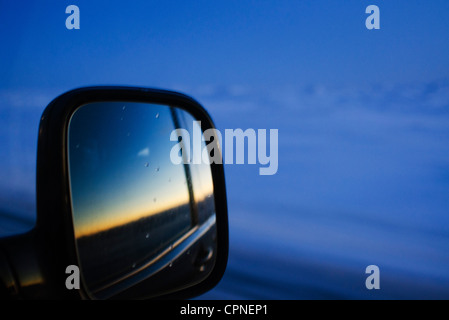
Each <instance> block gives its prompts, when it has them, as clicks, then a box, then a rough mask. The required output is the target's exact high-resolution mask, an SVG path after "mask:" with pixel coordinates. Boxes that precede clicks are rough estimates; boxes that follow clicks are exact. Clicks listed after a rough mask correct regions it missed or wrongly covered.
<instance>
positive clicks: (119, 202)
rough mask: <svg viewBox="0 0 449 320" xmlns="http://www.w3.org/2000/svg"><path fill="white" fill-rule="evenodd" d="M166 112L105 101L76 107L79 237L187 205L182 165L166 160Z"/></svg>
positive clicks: (74, 177)
mask: <svg viewBox="0 0 449 320" xmlns="http://www.w3.org/2000/svg"><path fill="white" fill-rule="evenodd" d="M173 129H174V124H173V120H172V118H171V114H170V108H169V107H167V106H161V105H149V104H142V103H121V102H113V103H112V102H104V103H94V104H89V105H85V106H82V107H80V108H79V109H78V110H77V111H76V112H75V113H74V114H73V116H72V118H71V120H70V126H69V138H68V139H69V162H70V182H71V194H72V206H73V213H74V214H73V219H74V225H75V233H76V236H77V237H80V236H83V235H87V234H90V233H92V232H98V231H101V230H104V229H108V228H111V227H114V226H117V225H120V224H124V223H127V222H131V221H133V220H137V219H139V218H142V217H144V216H149V215H151V214H155V213H158V212H161V211H164V210H166V209H168V208H171V207H176V206H178V205H181V204H186V203H188V201H189V194H188V188H187V184H186V179H185V174H184V168H183V166H179V165H173V164H172V163H171V161H170V150H171V147H172V143H170V141H169V136H170V133H171V131H172V130H173Z"/></svg>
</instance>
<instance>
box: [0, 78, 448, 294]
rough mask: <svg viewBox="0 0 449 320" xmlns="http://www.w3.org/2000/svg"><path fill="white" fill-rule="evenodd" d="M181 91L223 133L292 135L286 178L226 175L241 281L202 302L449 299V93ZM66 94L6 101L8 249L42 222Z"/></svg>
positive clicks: (5, 94)
mask: <svg viewBox="0 0 449 320" xmlns="http://www.w3.org/2000/svg"><path fill="white" fill-rule="evenodd" d="M174 88H175V89H178V90H180V91H183V92H185V93H187V94H189V95H192V96H193V97H195V98H196V99H197V100H199V101H200V102H201V103H202V104H203V105H204V106H205V107H206V109H207V110H208V111H209V112H210V114H211V115H212V118H213V119H214V121H215V123H216V125H217V127H218V129H219V130H223V131H224V129H235V128H242V129H243V130H245V129H247V128H253V129H278V130H279V170H278V172H277V174H275V175H273V176H259V174H258V169H259V167H260V165H259V164H256V165H247V164H246V165H226V167H225V169H226V179H227V189H228V205H229V223H230V256H229V263H228V269H227V271H226V273H225V276H224V278H223V280H222V281H221V282H220V284H219V285H218V286H217V287H216V288H215V289H213V290H211V291H210V292H208V293H206V294H205V295H203V296H200V297H199V298H200V299H229V298H230V299H304V298H305V299H321V298H324V299H326V298H330V299H332V298H343V299H346V298H362V299H371V298H373V299H378V298H386V299H390V298H400V299H402V298H412V299H415V298H416V299H426V298H442V299H449V273H448V270H449V253H448V252H449V82H448V81H444V80H441V81H435V82H433V83H421V84H407V85H397V86H391V87H387V86H382V85H379V86H371V87H363V88H362V87H361V88H329V87H324V86H319V85H310V86H291V87H282V88H281V87H278V88H277V87H267V88H261V87H242V86H235V87H232V86H228V87H219V86H204V87H201V88H189V87H185V86H184V87H181V86H174ZM60 93H61V92H60V91H58V90H47V91H45V94H42V93H41V91H39V90H30V92H27V94H21V93H20V91H18V90H17V91H2V92H0V103H1V107H0V146H1V148H0V211H1V212H2V213H4V214H5V216H6V217H8V216H10V217H11V218H9V219H8V218H6V219H4V220H3V221H7V222H6V223H3V224H2V225H0V233H1V234H2V235H6V234H10V233H12V232H15V231H17V230H22V229H19V225H22V226H25V229H26V228H29V227H31V226H32V225H33V223H34V221H35V201H34V192H35V186H34V183H35V177H34V176H35V156H36V147H37V128H38V122H39V118H40V115H41V113H42V111H43V109H44V108H45V106H46V105H47V104H48V102H50V100H51V99H52V98H54V97H55V96H56V95H58V94H60ZM17 217H19V219H17ZM371 264H375V265H377V266H379V268H380V290H367V289H366V288H365V279H366V277H367V275H366V274H365V268H366V266H368V265H371Z"/></svg>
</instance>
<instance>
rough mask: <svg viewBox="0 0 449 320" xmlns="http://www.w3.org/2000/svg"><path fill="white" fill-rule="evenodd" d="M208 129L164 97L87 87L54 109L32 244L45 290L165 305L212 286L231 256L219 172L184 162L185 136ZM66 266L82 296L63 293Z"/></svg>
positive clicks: (205, 121)
mask: <svg viewBox="0 0 449 320" xmlns="http://www.w3.org/2000/svg"><path fill="white" fill-rule="evenodd" d="M213 128H214V125H213V123H212V121H211V119H210V117H209V116H208V114H207V113H206V111H205V110H204V109H203V108H202V107H201V105H200V104H198V103H197V102H196V101H194V100H193V99H191V98H189V97H187V96H185V95H183V94H180V93H175V92H170V91H163V90H155V89H142V88H130V87H89V88H81V89H77V90H73V91H70V92H67V93H65V94H63V95H61V96H59V97H58V98H56V99H55V100H54V101H53V102H51V103H50V104H49V106H48V107H47V108H46V110H45V111H44V113H43V116H42V119H41V123H40V128H39V141H38V158H37V209H38V216H37V226H36V231H35V235H34V239H38V242H37V243H38V247H39V250H38V252H39V253H38V254H37V255H38V257H39V258H38V260H39V265H40V268H41V271H40V276H41V277H42V278H43V279H44V281H43V282H45V283H46V290H47V291H48V292H50V291H52V292H59V293H60V294H61V295H63V296H70V297H73V298H88V299H109V298H112V299H147V298H158V299H161V298H163V299H164V298H191V297H194V296H197V295H199V294H201V293H203V292H205V291H207V290H209V289H211V288H212V287H213V286H215V285H216V284H217V283H218V281H219V280H220V279H221V277H222V275H223V273H224V270H225V268H226V262H227V255H228V222H227V204H226V192H225V182H224V171H223V165H222V164H221V163H208V162H207V161H206V162H204V161H202V162H201V163H192V161H189V157H190V155H189V151H190V147H191V145H190V144H189V143H188V142H189V140H188V137H186V136H185V132H188V133H192V132H193V131H195V130H196V132H200V133H202V132H204V131H205V130H207V129H213ZM182 129H183V130H182ZM199 129H200V131H198V130H199ZM183 134H184V135H183ZM171 137H172V138H171ZM173 137H175V139H173ZM213 139H214V140H215V141H218V140H216V139H217V137H213ZM193 143H200V144H201V146H202V147H204V146H205V143H206V142H205V141H204V137H202V138H201V137H200V139H199V141H197V142H195V141H192V144H193ZM206 150H207V149H206ZM213 152H220V150H219V148H218V149H217V148H214V151H213ZM209 156H210V155H209ZM213 156H214V158H215V159H216V158H217V154H214V155H213ZM173 157H175V159H173ZM219 157H220V158H221V153H220V154H219ZM203 158H204V156H203ZM179 159H182V161H179ZM68 266H76V267H78V269H79V275H80V288H79V290H76V289H75V290H73V289H72V290H69V289H68V288H67V286H66V280H67V277H68V274H67V273H66V269H67V267H68Z"/></svg>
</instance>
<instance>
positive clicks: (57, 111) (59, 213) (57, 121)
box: [3, 87, 228, 299]
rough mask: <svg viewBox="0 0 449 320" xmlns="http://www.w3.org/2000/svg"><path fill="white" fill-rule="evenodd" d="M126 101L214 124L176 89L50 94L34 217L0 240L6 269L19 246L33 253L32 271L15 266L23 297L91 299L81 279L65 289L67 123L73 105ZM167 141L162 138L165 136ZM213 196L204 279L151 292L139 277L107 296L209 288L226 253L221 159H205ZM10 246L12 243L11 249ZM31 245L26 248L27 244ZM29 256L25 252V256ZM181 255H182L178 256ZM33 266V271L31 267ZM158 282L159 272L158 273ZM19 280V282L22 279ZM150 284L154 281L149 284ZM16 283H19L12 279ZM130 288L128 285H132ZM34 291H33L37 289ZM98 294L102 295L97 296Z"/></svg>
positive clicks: (191, 293)
mask: <svg viewBox="0 0 449 320" xmlns="http://www.w3.org/2000/svg"><path fill="white" fill-rule="evenodd" d="M104 101H109V102H115V101H127V102H131V103H149V104H160V105H166V106H170V107H171V106H176V107H177V108H180V109H182V110H185V111H186V112H188V113H190V114H191V115H192V116H193V117H194V118H195V119H197V120H198V121H201V124H202V129H203V131H205V130H207V129H214V124H213V122H212V120H211V118H210V116H209V115H208V114H207V112H206V111H205V110H204V108H203V107H202V106H201V105H200V104H199V103H198V102H196V101H195V100H193V99H192V98H190V97H188V96H186V95H183V94H181V93H177V92H172V91H165V90H158V89H146V88H135V87H86V88H80V89H76V90H72V91H69V92H67V93H65V94H63V95H61V96H59V97H57V98H56V99H54V100H53V101H52V102H51V103H50V104H49V105H48V106H47V108H46V109H45V111H44V113H43V115H42V118H41V122H40V127H39V138H38V153H37V181H36V182H37V222H36V227H35V229H33V230H32V231H31V232H30V233H28V234H26V235H22V236H19V237H13V238H11V239H7V241H3V242H4V247H5V248H6V251H7V254H8V255H9V256H12V258H11V259H10V260H11V265H12V268H14V269H15V268H19V269H20V270H21V269H26V268H23V267H20V266H19V267H16V266H17V265H22V264H25V263H26V256H23V257H19V255H18V254H17V253H16V251H17V250H19V248H20V247H27V248H28V251H31V252H33V261H34V264H35V265H36V267H35V268H34V269H33V270H28V271H27V270H24V271H20V270H19V271H17V272H18V273H19V274H18V277H19V278H26V277H32V276H33V274H34V277H35V281H34V284H33V285H32V286H31V287H33V288H34V289H30V288H31V287H30V286H29V287H28V289H27V288H25V286H24V288H22V289H20V288H19V290H18V291H19V292H20V291H23V292H26V296H28V297H31V298H33V297H39V298H64V299H86V298H87V299H91V298H97V297H95V296H92V295H91V294H90V293H89V290H88V289H87V288H86V286H85V284H84V283H83V281H81V287H80V288H79V289H72V290H69V289H68V288H67V287H66V279H67V277H68V276H69V275H68V274H67V273H66V268H67V267H68V266H70V265H75V266H79V265H80V261H79V255H78V252H77V243H76V239H75V233H74V220H73V213H72V210H73V207H72V202H71V192H70V177H69V176H70V172H69V165H68V162H69V159H68V156H67V150H68V145H67V144H68V143H67V141H68V140H67V137H68V126H69V122H70V119H71V117H72V115H73V113H74V112H75V110H76V109H77V108H79V107H80V106H82V105H86V104H89V103H96V102H104ZM167 140H168V138H167ZM210 170H211V174H212V180H213V196H214V200H215V214H216V219H215V220H214V223H215V224H216V225H215V229H214V239H216V252H215V264H214V265H213V268H212V269H211V271H210V273H209V274H208V275H207V277H206V278H204V279H202V280H201V281H200V282H198V283H193V284H188V283H186V285H185V286H182V285H179V283H178V284H177V286H176V287H173V288H170V285H167V286H168V287H167V286H166V287H164V288H163V289H161V290H160V292H151V290H152V289H151V288H149V286H148V285H146V284H145V279H144V277H143V278H142V277H141V279H139V280H138V281H136V282H135V284H133V285H132V286H131V287H132V288H130V285H128V287H127V288H124V289H123V292H119V291H120V290H118V291H117V290H116V291H115V292H114V294H111V295H109V296H108V298H112V299H113V298H119V299H122V298H123V299H128V298H133V299H146V298H157V299H186V298H192V297H195V296H198V295H200V294H202V293H204V292H206V291H208V290H210V289H211V288H213V287H214V286H215V285H216V284H217V283H218V282H219V281H220V279H221V278H222V276H223V274H224V271H225V269H226V264H227V257H228V218H227V200H226V189H225V177H224V169H223V165H222V164H218V163H211V164H210ZM12 248H15V249H14V250H13V249H12ZM30 248H31V249H30ZM28 256H29V255H28ZM184 260H185V258H184ZM37 269H38V270H37ZM159 278H160V279H159V280H158V281H159V283H160V282H162V283H163V282H164V279H165V278H164V275H163V273H161V274H160V275H159ZM22 282H24V281H22ZM152 285H154V282H153V284H152ZM18 287H21V285H20V284H18ZM133 288H134V289H133ZM36 292H39V293H38V294H37V293H36ZM99 298H102V296H101V295H100V296H99Z"/></svg>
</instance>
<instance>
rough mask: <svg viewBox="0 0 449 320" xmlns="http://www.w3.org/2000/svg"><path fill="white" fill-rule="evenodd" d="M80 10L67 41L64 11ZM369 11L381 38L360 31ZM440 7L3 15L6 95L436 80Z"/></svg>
mask: <svg viewBox="0 0 449 320" xmlns="http://www.w3.org/2000/svg"><path fill="white" fill-rule="evenodd" d="M69 4H76V5H78V6H79V8H80V17H81V29H80V30H67V29H66V28H65V19H66V17H68V14H66V13H65V8H66V6H67V5H69ZM369 4H376V5H378V6H379V8H380V12H381V29H380V30H373V31H369V30H367V29H366V28H365V19H366V17H367V16H368V15H367V14H366V13H365V8H366V7H367V6H368V5H369ZM447 12H449V3H448V2H447V1H444V0H441V1H439V0H438V1H436V0H433V1H393V2H392V1H380V0H379V1H374V2H373V1H360V0H348V1H322V0H318V1H213V2H211V1H140V2H137V1H132V2H120V1H117V2H111V1H95V2H92V1H75V2H73V1H72V2H67V1H66V2H61V1H27V2H26V3H22V2H20V1H18V2H17V1H15V2H6V1H4V2H2V4H0V17H1V18H0V21H1V22H0V24H1V31H0V32H1V33H2V34H1V36H2V38H3V41H4V43H5V44H7V47H6V48H7V49H6V50H2V51H1V53H0V59H1V61H4V65H3V66H2V68H1V69H2V77H1V84H2V86H3V87H24V86H25V87H27V86H32V87H36V86H37V87H63V88H64V89H65V88H67V89H68V88H71V87H74V86H78V85H85V84H103V83H110V84H135V85H148V86H164V87H167V86H174V85H177V84H184V83H189V84H194V85H201V84H211V83H212V84H216V85H226V84H238V85H242V84H251V85H273V84H292V83H295V84H307V83H314V84H315V83H323V84H331V85H334V84H354V83H357V84H358V83H360V82H362V83H385V82H386V81H388V82H414V81H421V80H423V79H432V80H433V79H439V78H441V77H445V76H446V72H447V70H449V59H447V56H449V44H448V41H446V37H445V36H444V35H446V34H447V33H448V32H449V22H448V19H447V16H446V15H447Z"/></svg>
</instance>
